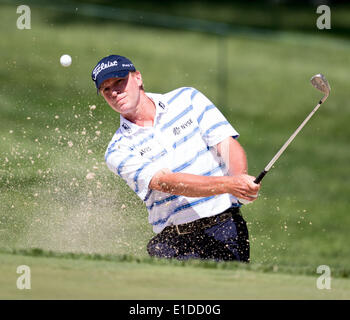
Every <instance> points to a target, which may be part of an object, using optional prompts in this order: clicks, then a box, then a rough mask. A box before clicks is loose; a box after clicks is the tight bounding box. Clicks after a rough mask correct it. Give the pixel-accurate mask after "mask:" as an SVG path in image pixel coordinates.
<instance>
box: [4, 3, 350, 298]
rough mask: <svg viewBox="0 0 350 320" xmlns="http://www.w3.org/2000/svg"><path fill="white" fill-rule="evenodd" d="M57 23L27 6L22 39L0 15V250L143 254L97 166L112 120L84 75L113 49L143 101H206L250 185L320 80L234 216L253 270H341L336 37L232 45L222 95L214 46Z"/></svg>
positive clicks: (131, 199)
mask: <svg viewBox="0 0 350 320" xmlns="http://www.w3.org/2000/svg"><path fill="white" fill-rule="evenodd" d="M58 17H60V18H62V14H61V13H60V14H57V13H55V12H54V11H50V10H45V9H39V8H35V9H33V10H32V29H31V30H24V31H21V30H17V29H16V28H15V20H16V18H17V15H16V11H15V7H14V6H9V5H8V6H3V5H2V6H1V11H0V27H1V30H2V31H1V39H2V41H1V43H0V58H1V61H2V68H0V75H1V77H0V119H1V120H0V121H1V126H0V139H1V140H0V141H1V143H0V247H2V248H5V249H12V248H33V247H37V248H42V249H45V250H54V251H56V252H76V253H79V252H83V253H99V254H116V255H123V254H128V255H134V256H136V257H141V258H142V257H146V256H147V253H146V250H145V247H146V244H147V241H148V240H149V239H150V238H151V237H152V236H153V233H152V230H151V227H150V226H149V225H148V223H147V212H146V209H145V208H144V206H143V204H142V202H141V201H140V200H139V199H138V198H137V197H136V195H134V194H133V192H132V191H131V190H130V189H129V188H128V187H127V186H125V185H124V183H123V182H122V181H120V179H118V178H117V177H115V176H114V175H113V174H112V173H111V172H110V171H108V169H107V168H106V166H105V163H104V151H105V148H106V146H107V144H108V142H109V139H110V138H111V136H112V135H113V133H114V132H115V130H116V129H117V127H118V125H119V116H118V115H117V114H116V113H114V112H113V111H112V110H111V109H110V108H108V106H106V104H105V102H104V101H103V100H102V98H101V97H99V96H97V95H96V91H95V88H94V85H93V83H92V81H91V79H90V72H91V69H92V68H93V67H94V65H95V64H96V62H97V61H98V59H100V58H101V57H103V56H106V55H107V54H110V53H119V54H123V55H126V56H128V57H130V58H131V59H132V61H133V62H134V63H135V65H136V66H137V67H138V68H139V69H140V71H141V72H142V75H143V79H144V82H145V87H146V90H147V91H150V92H167V91H170V90H172V89H174V88H177V87H181V86H193V87H196V88H197V89H199V90H201V91H202V92H203V93H205V94H206V95H207V96H208V97H209V98H210V99H211V100H212V101H213V102H214V103H216V104H217V106H218V107H219V108H220V109H221V110H222V112H223V113H224V114H225V116H226V117H227V119H228V120H229V121H230V122H231V123H232V125H233V126H234V127H235V128H236V129H237V130H238V131H239V132H240V134H241V137H240V139H239V141H240V142H241V144H242V145H243V146H244V148H245V150H246V152H247V156H248V161H249V169H250V170H249V171H250V173H251V174H252V175H257V174H258V173H259V172H260V170H262V169H263V167H264V166H265V165H266V163H267V162H268V161H269V160H270V159H271V158H272V156H273V155H274V154H275V152H276V151H277V150H278V148H279V147H280V146H281V145H282V144H283V142H284V141H285V140H286V139H287V138H288V137H289V136H290V134H291V133H292V132H293V131H294V130H295V128H296V127H297V126H298V125H299V123H301V121H302V120H303V119H304V118H305V117H306V115H307V114H308V113H309V112H310V111H311V110H312V108H313V107H314V106H315V105H316V103H317V101H318V100H319V99H320V96H321V95H320V93H319V92H317V91H316V90H315V89H313V88H312V86H311V85H310V83H309V79H310V77H311V76H312V75H313V74H315V73H318V72H322V73H324V74H325V75H326V76H327V78H328V80H329V82H330V84H331V87H332V92H331V95H330V97H329V99H328V100H327V102H326V103H325V105H324V106H322V107H321V109H320V110H319V111H318V113H317V114H316V115H315V117H314V118H313V119H312V120H311V121H310V123H309V124H308V125H307V126H306V127H305V128H304V129H303V131H302V133H301V134H300V136H298V137H297V138H296V140H295V141H294V142H293V144H292V145H291V146H290V147H289V148H288V149H287V151H286V152H285V154H283V156H282V157H281V158H280V160H279V161H278V163H276V165H275V168H274V169H273V170H272V171H271V172H270V173H269V175H268V176H267V177H266V178H265V180H264V182H263V187H262V190H261V195H260V199H259V200H258V201H256V202H255V203H254V204H252V205H249V206H246V207H244V208H243V209H242V212H243V214H244V216H245V218H246V220H247V222H248V226H249V230H250V238H251V260H252V265H254V264H259V265H260V264H263V265H264V264H267V265H271V264H273V265H277V266H282V265H283V266H291V267H293V266H299V267H306V268H310V269H312V270H315V269H316V268H317V266H318V265H321V264H326V265H329V266H330V267H331V268H334V269H341V268H344V269H346V270H349V268H350V264H349V259H348V257H349V256H350V249H349V246H348V245H347V244H348V242H349V233H348V226H349V225H350V217H349V208H350V206H349V192H350V186H349V181H348V172H349V160H348V159H349V157H350V149H349V147H348V142H349V140H350V128H349V125H348V123H347V122H348V118H349V112H350V111H349V110H350V109H349V108H348V104H347V100H348V93H347V91H348V89H347V87H348V76H347V67H346V66H348V65H349V62H350V46H349V43H348V42H347V41H339V40H336V39H333V38H332V37H329V36H324V35H323V34H321V33H320V34H318V35H315V36H310V35H309V36H307V35H303V34H296V33H295V34H293V33H284V34H279V35H278V36H275V37H274V36H268V37H266V38H264V37H262V36H259V37H255V36H254V35H252V36H251V37H245V36H243V35H241V36H239V35H237V36H234V35H232V36H230V37H228V38H227V48H228V52H227V57H228V62H227V68H228V70H227V75H228V81H229V86H228V90H225V91H223V90H221V88H220V87H219V83H218V81H217V80H218V76H219V75H218V70H217V57H218V56H217V54H218V48H219V47H218V43H219V42H218V39H217V38H216V37H214V36H209V35H206V34H200V33H193V32H186V31H174V30H166V29H157V28H149V27H142V26H140V25H134V26H132V25H128V24H122V23H112V22H105V23H103V24H96V23H94V21H93V20H92V19H87V20H82V21H81V22H80V20H78V19H79V16H77V17H78V18H76V19H77V20H74V21H71V23H69V22H67V23H64V22H63V20H62V19H58ZM64 53H69V54H71V56H72V58H73V63H72V66H71V67H69V68H63V67H61V66H60V64H59V57H60V56H61V55H62V54H64ZM223 95H226V98H225V99H223ZM220 101H227V104H225V105H220ZM92 105H96V109H91V108H90V106H92ZM89 172H93V173H95V177H94V179H91V180H89V179H86V176H87V174H88V173H89ZM33 261H34V260H33ZM35 261H40V260H35ZM87 263H88V262H87ZM43 268H44V267H43ZM147 268H150V269H152V267H150V266H149V267H147ZM156 268H157V272H160V271H159V270H160V269H162V267H160V266H159V267H156ZM166 270H168V271H169V272H170V270H171V267H170V266H167V267H166ZM168 271H164V273H166V272H168ZM6 272H9V271H8V270H7V271H6ZM43 272H44V270H43ZM244 272H245V271H244ZM224 274H225V273H224ZM62 275H63V274H62ZM130 290H131V289H130ZM130 292H131V291H130ZM233 296H234V295H233ZM271 296H273V295H272V294H271Z"/></svg>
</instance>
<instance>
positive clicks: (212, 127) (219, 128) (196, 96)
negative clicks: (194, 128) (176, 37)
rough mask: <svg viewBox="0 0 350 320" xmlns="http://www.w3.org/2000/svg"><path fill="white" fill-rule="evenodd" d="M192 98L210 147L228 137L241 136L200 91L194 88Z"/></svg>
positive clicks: (198, 120) (201, 130)
mask: <svg viewBox="0 0 350 320" xmlns="http://www.w3.org/2000/svg"><path fill="white" fill-rule="evenodd" d="M191 100H192V106H193V110H194V112H195V114H196V117H197V122H198V125H199V128H200V132H201V135H202V137H203V139H204V140H205V141H206V143H207V145H208V146H209V147H211V146H214V145H216V144H218V143H219V142H221V141H223V140H224V139H226V138H227V137H230V136H231V137H233V138H238V137H239V133H238V132H237V131H236V130H235V129H234V128H233V127H232V126H231V124H230V123H229V122H228V121H227V119H226V118H225V117H224V115H223V114H222V113H221V112H220V110H219V109H218V108H217V107H216V106H215V105H214V104H213V103H212V102H211V101H210V100H209V99H208V98H207V97H206V96H204V95H203V94H202V93H201V92H200V91H198V90H196V89H194V91H193V93H192V95H191Z"/></svg>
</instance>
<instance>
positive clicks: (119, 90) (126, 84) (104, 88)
mask: <svg viewBox="0 0 350 320" xmlns="http://www.w3.org/2000/svg"><path fill="white" fill-rule="evenodd" d="M141 85H142V79H141V74H140V72H138V71H136V72H129V74H128V75H127V76H126V77H125V78H110V79H107V80H105V81H103V83H102V84H101V87H100V93H101V94H102V96H103V97H104V98H105V100H106V101H107V103H108V104H109V105H110V106H111V107H112V109H113V110H115V111H117V112H119V113H121V114H123V115H130V114H133V113H135V112H136V107H137V105H138V103H139V101H140V90H141V89H140V87H141Z"/></svg>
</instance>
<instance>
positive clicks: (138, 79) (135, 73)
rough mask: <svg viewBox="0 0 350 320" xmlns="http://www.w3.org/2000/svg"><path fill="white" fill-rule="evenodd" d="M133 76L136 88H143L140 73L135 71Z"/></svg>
mask: <svg viewBox="0 0 350 320" xmlns="http://www.w3.org/2000/svg"><path fill="white" fill-rule="evenodd" d="M133 76H134V77H135V79H136V81H137V84H138V86H139V87H141V88H143V81H142V76H141V72H140V71H135V72H133Z"/></svg>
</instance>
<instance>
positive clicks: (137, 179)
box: [105, 145, 159, 201]
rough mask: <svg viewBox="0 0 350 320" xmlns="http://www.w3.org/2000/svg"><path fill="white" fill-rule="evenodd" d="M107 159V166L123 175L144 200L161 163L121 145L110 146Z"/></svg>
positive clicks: (106, 155) (120, 175)
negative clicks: (158, 163)
mask: <svg viewBox="0 0 350 320" xmlns="http://www.w3.org/2000/svg"><path fill="white" fill-rule="evenodd" d="M105 160H106V164H107V167H108V168H109V169H110V170H111V171H112V172H114V173H115V174H117V175H118V176H119V177H121V178H122V179H123V180H124V181H125V182H126V183H127V185H128V186H129V187H130V188H131V189H132V190H133V191H134V192H135V193H136V194H137V195H138V196H139V197H140V199H141V200H142V201H145V198H146V195H147V193H148V191H149V189H148V186H149V183H150V182H151V180H152V178H153V176H154V174H155V173H156V172H157V171H159V165H157V164H156V162H152V161H150V160H149V159H146V158H143V157H142V156H140V155H137V154H135V153H132V152H130V150H129V149H128V148H127V147H126V146H120V145H118V146H115V147H113V148H109V149H108V150H107V152H106V154H105Z"/></svg>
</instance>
